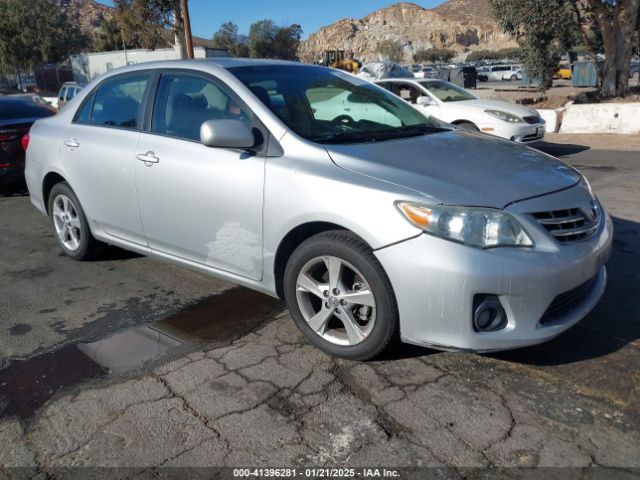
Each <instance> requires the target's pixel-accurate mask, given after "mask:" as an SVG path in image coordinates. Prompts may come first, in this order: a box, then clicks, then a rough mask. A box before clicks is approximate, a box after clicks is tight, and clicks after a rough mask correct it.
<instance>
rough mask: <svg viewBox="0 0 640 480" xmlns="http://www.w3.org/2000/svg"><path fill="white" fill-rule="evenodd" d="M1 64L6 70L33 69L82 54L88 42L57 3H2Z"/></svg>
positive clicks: (1, 0) (47, 0)
mask: <svg viewBox="0 0 640 480" xmlns="http://www.w3.org/2000/svg"><path fill="white" fill-rule="evenodd" d="M0 12H2V13H1V14H0V63H1V64H2V67H3V69H4V70H14V69H16V68H17V69H31V68H33V66H34V65H36V64H38V63H47V62H58V61H61V60H63V59H66V58H67V57H68V56H69V55H70V54H72V53H76V52H79V51H80V50H82V49H83V48H85V47H86V46H87V45H88V44H89V39H88V38H87V37H86V36H84V35H82V34H81V33H80V30H79V29H78V28H77V27H75V26H74V25H72V24H71V22H69V19H68V18H67V17H66V16H65V15H64V14H63V13H62V12H61V10H60V8H59V4H58V2H57V1H55V0H30V1H29V5H28V8H27V7H26V6H25V3H24V1H23V0H0Z"/></svg>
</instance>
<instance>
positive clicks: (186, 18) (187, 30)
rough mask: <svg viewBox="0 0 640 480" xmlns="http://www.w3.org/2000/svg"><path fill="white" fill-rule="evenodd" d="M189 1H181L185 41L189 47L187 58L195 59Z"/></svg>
mask: <svg viewBox="0 0 640 480" xmlns="http://www.w3.org/2000/svg"><path fill="white" fill-rule="evenodd" d="M187 3H188V0H181V7H182V21H183V22H184V39H185V45H186V47H187V58H193V39H192V38H191V21H190V20H189V7H188V5H187Z"/></svg>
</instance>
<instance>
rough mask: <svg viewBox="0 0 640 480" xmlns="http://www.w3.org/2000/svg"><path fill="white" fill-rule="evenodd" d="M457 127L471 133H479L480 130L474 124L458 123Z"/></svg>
mask: <svg viewBox="0 0 640 480" xmlns="http://www.w3.org/2000/svg"><path fill="white" fill-rule="evenodd" d="M456 127H458V128H459V129H460V130H467V131H469V132H478V131H480V129H479V128H478V127H477V126H476V124H475V123H472V122H460V123H456Z"/></svg>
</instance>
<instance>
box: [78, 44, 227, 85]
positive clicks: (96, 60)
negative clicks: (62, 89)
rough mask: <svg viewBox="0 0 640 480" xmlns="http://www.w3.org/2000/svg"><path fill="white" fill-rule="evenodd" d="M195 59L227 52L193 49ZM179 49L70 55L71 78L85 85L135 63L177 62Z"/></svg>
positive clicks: (202, 48)
mask: <svg viewBox="0 0 640 480" xmlns="http://www.w3.org/2000/svg"><path fill="white" fill-rule="evenodd" d="M193 54H194V57H195V58H214V57H228V56H229V52H227V51H226V50H222V49H219V48H209V47H194V49H193ZM179 58H180V50H179V48H159V49H157V50H145V49H142V48H139V49H134V50H126V51H125V50H116V51H113V52H96V53H80V54H78V55H71V57H70V59H71V69H72V71H73V78H74V80H75V81H76V82H78V83H87V82H89V81H90V80H93V79H94V78H95V77H97V76H98V75H102V74H103V73H105V72H108V71H109V70H112V69H114V68H118V67H124V66H125V65H132V64H135V63H143V62H153V61H157V60H177V59H179Z"/></svg>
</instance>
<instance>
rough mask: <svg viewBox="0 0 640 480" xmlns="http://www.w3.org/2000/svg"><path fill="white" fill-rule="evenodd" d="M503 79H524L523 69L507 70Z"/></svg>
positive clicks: (513, 80)
mask: <svg viewBox="0 0 640 480" xmlns="http://www.w3.org/2000/svg"><path fill="white" fill-rule="evenodd" d="M502 80H510V81H512V82H515V81H516V80H522V70H516V71H515V72H505V74H504V75H503V76H502Z"/></svg>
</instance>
